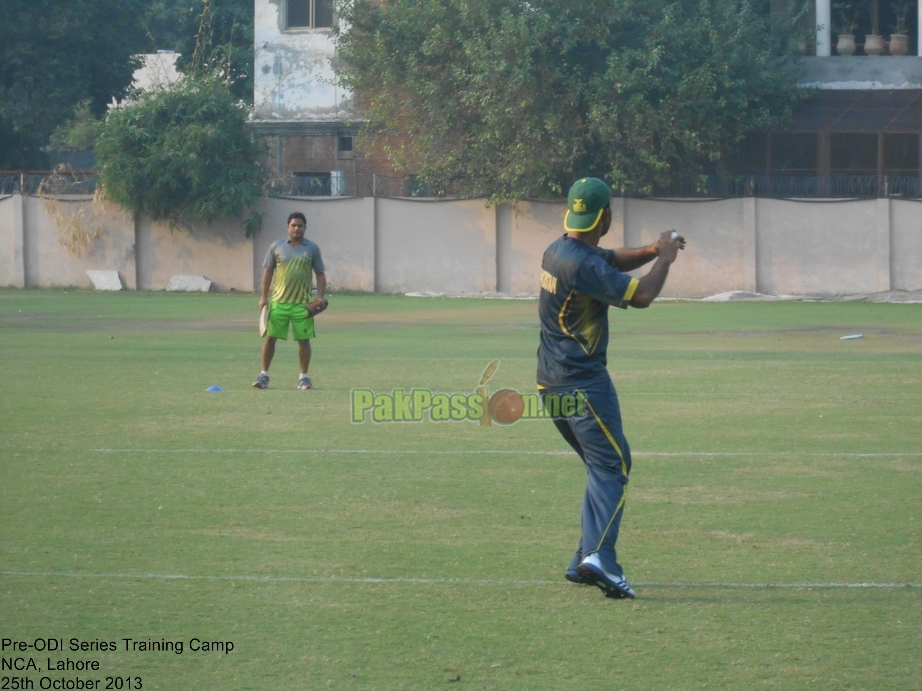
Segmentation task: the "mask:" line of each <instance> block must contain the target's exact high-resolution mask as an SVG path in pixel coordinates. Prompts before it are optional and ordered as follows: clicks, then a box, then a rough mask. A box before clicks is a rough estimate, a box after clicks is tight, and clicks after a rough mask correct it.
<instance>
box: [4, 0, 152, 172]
mask: <svg viewBox="0 0 922 691" xmlns="http://www.w3.org/2000/svg"><path fill="white" fill-rule="evenodd" d="M143 9H144V3H143V2H141V0H68V1H67V2H59V1H55V0H3V18H2V20H0V65H2V66H3V67H2V69H0V168H43V167H45V166H47V159H46V158H45V155H44V153H43V152H42V147H43V146H45V145H46V144H47V142H48V138H49V136H50V135H51V133H52V131H53V130H54V129H55V128H56V127H58V126H59V125H61V124H63V123H64V122H66V121H67V120H68V119H69V118H71V116H72V114H73V110H74V108H75V107H76V106H77V104H79V103H81V102H83V101H86V102H88V103H89V108H90V110H91V111H92V113H94V114H96V115H101V114H102V113H104V112H105V110H106V107H107V106H108V104H109V103H110V102H111V101H112V99H113V98H120V97H121V96H122V95H123V94H124V93H125V91H126V89H127V88H128V87H129V86H130V85H131V78H132V73H133V72H134V69H135V67H136V61H135V60H133V59H132V55H134V54H136V53H138V52H141V51H142V49H143V46H144V45H145V43H146V40H145V37H144V33H143V31H142V30H141V26H140V23H139V22H138V17H139V16H140V14H141V12H142V11H143Z"/></svg>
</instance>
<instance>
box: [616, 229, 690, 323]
mask: <svg viewBox="0 0 922 691" xmlns="http://www.w3.org/2000/svg"><path fill="white" fill-rule="evenodd" d="M651 246H652V247H654V248H655V250H656V263H655V264H654V265H653V266H652V268H651V269H650V271H649V272H648V273H647V275H646V276H644V277H643V278H641V279H640V281H639V282H638V283H637V289H636V290H635V291H634V295H633V296H632V297H631V301H630V303H629V304H630V306H631V307H641V308H642V307H649V306H650V304H651V303H652V302H653V300H654V299H655V298H656V296H657V295H659V294H660V291H662V290H663V286H664V285H666V278H667V277H668V276H669V267H670V266H672V262H674V261H675V260H676V258H677V257H678V256H679V250H680V249H682V248H684V246H685V240H684V239H683V238H682V237H681V236H679V235H677V236H676V237H672V231H670V230H667V231H665V232H664V233H661V234H660V236H659V238H658V239H657V241H656V242H655V243H653V245H651Z"/></svg>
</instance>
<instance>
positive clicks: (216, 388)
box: [205, 384, 224, 393]
mask: <svg viewBox="0 0 922 691" xmlns="http://www.w3.org/2000/svg"><path fill="white" fill-rule="evenodd" d="M205 391H207V392H208V393H220V392H222V391H224V389H222V388H221V387H220V386H218V385H217V384H215V385H214V386H209V387H208V388H207V389H205Z"/></svg>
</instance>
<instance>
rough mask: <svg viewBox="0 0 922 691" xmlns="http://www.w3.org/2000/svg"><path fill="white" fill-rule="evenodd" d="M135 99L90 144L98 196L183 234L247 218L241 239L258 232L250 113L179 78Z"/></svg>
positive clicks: (226, 94) (258, 179)
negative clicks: (203, 224) (199, 224)
mask: <svg viewBox="0 0 922 691" xmlns="http://www.w3.org/2000/svg"><path fill="white" fill-rule="evenodd" d="M136 99H137V100H135V101H133V102H130V103H129V104H127V105H125V106H123V107H121V108H118V109H116V110H113V111H112V112H111V113H110V114H109V116H108V117H107V118H106V121H105V123H104V124H103V126H102V131H101V133H100V135H99V139H98V140H97V142H96V159H97V171H98V178H99V183H100V185H101V186H102V189H103V193H104V195H105V197H106V198H108V199H111V200H112V201H115V202H117V203H118V204H120V205H122V206H123V207H125V208H126V209H129V210H130V211H132V212H134V213H138V214H144V215H146V216H148V217H149V218H151V219H153V220H164V221H169V222H170V223H171V224H173V225H178V226H182V227H186V228H191V227H192V224H193V223H194V222H195V220H197V219H202V220H205V221H208V222H210V221H213V220H215V219H216V218H220V217H227V216H231V217H234V216H238V217H239V216H242V215H244V214H246V213H247V212H249V216H248V218H247V220H246V229H247V235H248V236H249V235H250V234H251V233H253V232H255V231H256V230H258V228H259V222H260V217H259V215H258V213H257V212H256V211H255V207H256V205H257V204H258V203H259V200H260V198H261V196H262V191H263V180H264V173H263V170H262V168H261V167H260V166H259V164H258V162H257V159H258V152H257V148H256V144H255V143H254V142H253V140H252V138H251V136H250V132H249V130H248V128H247V118H248V115H249V109H248V108H247V107H246V106H245V105H244V104H242V103H241V102H240V101H239V100H238V99H237V98H236V97H235V96H234V95H233V94H232V93H231V91H230V89H229V88H228V85H227V83H226V82H225V81H224V80H223V79H221V78H219V77H217V76H215V75H214V74H211V75H204V76H200V77H186V78H185V79H183V80H182V81H179V82H176V83H174V84H171V85H169V86H166V87H159V88H155V89H153V90H151V91H147V92H142V93H140V94H137V95H136Z"/></svg>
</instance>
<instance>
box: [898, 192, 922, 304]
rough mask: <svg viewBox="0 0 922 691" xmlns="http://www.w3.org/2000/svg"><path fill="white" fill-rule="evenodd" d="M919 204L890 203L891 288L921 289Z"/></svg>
mask: <svg viewBox="0 0 922 691" xmlns="http://www.w3.org/2000/svg"><path fill="white" fill-rule="evenodd" d="M920 212H922V206H920V204H919V202H914V201H901V200H894V201H892V202H891V203H890V238H891V240H890V280H891V285H890V288H891V290H922V213H920Z"/></svg>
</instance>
